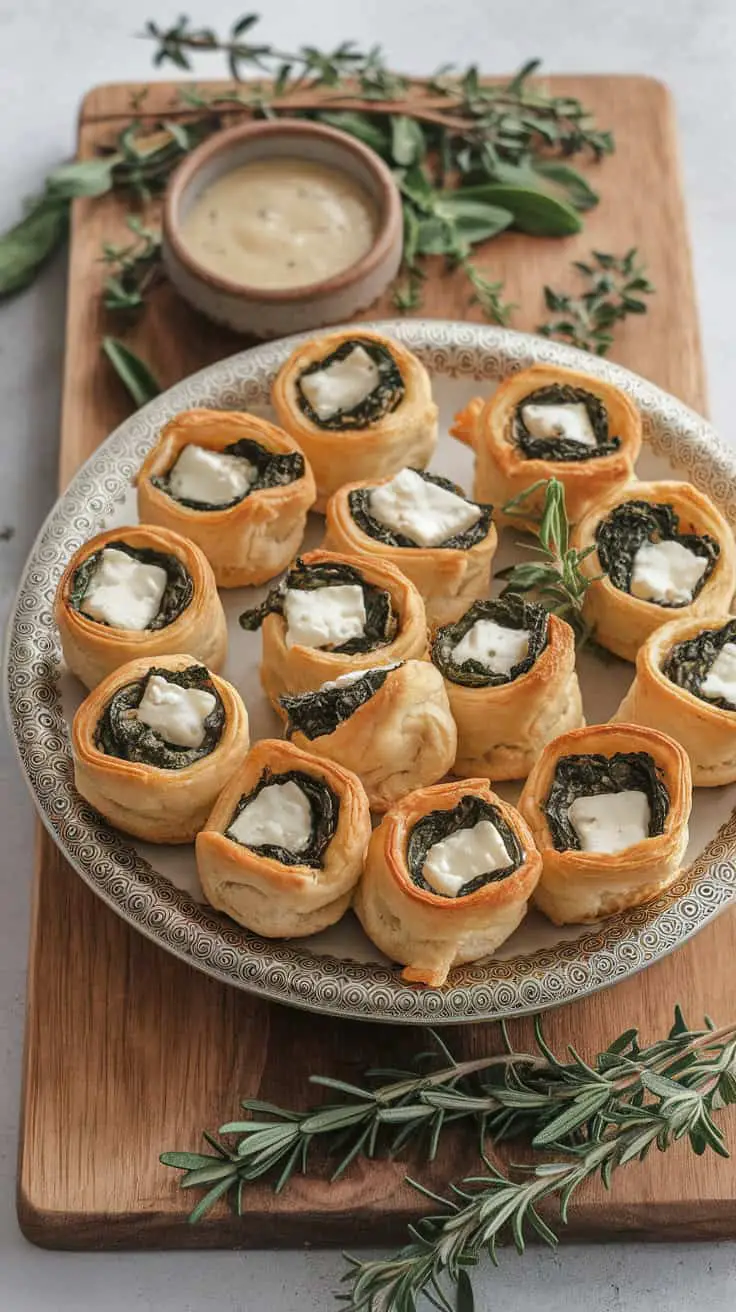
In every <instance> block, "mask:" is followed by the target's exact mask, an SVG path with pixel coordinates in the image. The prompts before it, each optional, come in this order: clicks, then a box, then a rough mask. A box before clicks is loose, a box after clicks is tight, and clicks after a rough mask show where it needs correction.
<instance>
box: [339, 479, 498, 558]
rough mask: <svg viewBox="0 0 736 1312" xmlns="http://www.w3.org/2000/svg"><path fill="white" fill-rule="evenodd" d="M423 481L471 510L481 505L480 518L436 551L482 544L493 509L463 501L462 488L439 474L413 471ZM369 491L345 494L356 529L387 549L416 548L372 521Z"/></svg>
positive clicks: (397, 534) (408, 541)
mask: <svg viewBox="0 0 736 1312" xmlns="http://www.w3.org/2000/svg"><path fill="white" fill-rule="evenodd" d="M413 472H414V473H415V474H418V475H419V477H420V478H423V479H424V481H425V483H434V485H435V487H443V488H444V489H445V491H446V492H454V493H455V496H458V497H462V499H463V501H468V502H470V504H471V505H472V506H476V505H480V506H481V514H480V518H479V519H477V520H476V521H475V523H474V524H471V525H470V528H466V529H464V531H463V532H462V533H456V534H455V535H454V537H451V538H447V540H446V541H445V542H441V543H440V544H439V546H438V547H437V548H436V550H438V551H440V550H444V549H445V548H447V547H450V548H453V549H455V550H456V551H468V550H469V549H470V548H471V547H474V546H475V545H476V543H478V542H482V541H483V539H484V538H485V537H487V536H488V532H489V530H490V527H491V517H492V515H493V506H489V505H481V503H480V502H478V501H471V499H470V497H466V495H465V493H464V492H463V490H462V488H461V487H458V485H457V483H453V482H452V481H451V479H449V478H442V477H441V476H440V475H439V474H428V473H427V471H426V469H415V470H414V471H413ZM372 491H373V488H371V487H361V488H356V489H355V491H354V492H350V493H349V494H348V505H349V506H350V514H351V515H352V517H353V519H354V520H355V523H356V524H357V525H358V528H360V529H362V530H363V532H364V533H367V534H368V537H369V538H375V539H376V541H377V542H384V543H385V544H386V546H387V547H417V546H418V545H419V544H418V543H417V542H415V541H414V539H413V538H409V537H407V536H406V534H405V533H395V532H394V531H393V529H390V528H388V527H387V525H386V524H381V523H380V521H379V520H377V519H374V518H373V515H372V514H371V492H372Z"/></svg>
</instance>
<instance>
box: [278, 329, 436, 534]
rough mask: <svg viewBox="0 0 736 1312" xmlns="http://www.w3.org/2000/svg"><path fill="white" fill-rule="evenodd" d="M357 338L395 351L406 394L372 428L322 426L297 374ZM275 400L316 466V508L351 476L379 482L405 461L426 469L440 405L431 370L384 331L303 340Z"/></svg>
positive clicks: (283, 370) (285, 423)
mask: <svg viewBox="0 0 736 1312" xmlns="http://www.w3.org/2000/svg"><path fill="white" fill-rule="evenodd" d="M356 337H358V338H363V339H368V340H370V341H373V342H378V343H379V345H381V346H385V347H386V348H387V349H388V350H389V351H390V352H391V355H392V356H393V358H394V360H395V362H396V364H397V365H398V368H399V370H400V373H401V377H402V379H403V382H404V388H405V392H404V398H403V400H402V402H401V404H400V405H398V406H397V408H396V409H395V410H394V411H393V412H392V413H391V414H388V415H385V416H384V418H383V419H381V420H380V421H379V422H378V423H376V424H372V425H371V426H370V427H369V428H359V429H350V430H349V431H339V430H337V431H333V430H327V429H324V428H319V427H318V426H317V425H316V424H313V423H312V421H311V420H310V419H308V418H307V416H306V415H305V414H304V413H303V411H302V409H301V407H300V406H299V405H298V403H297V399H296V386H297V382H298V380H299V377H300V375H301V374H302V373H303V371H304V370H305V369H306V368H308V367H309V365H311V364H315V363H316V362H317V361H318V360H323V359H324V358H325V356H327V355H330V354H331V353H332V352H333V351H335V350H337V348H338V347H339V346H341V345H342V343H343V342H347V341H350V340H351V339H352V338H356ZM272 399H273V405H274V409H275V411H276V415H277V418H278V421H279V423H280V424H281V426H282V427H283V428H285V429H286V431H287V433H291V435H292V437H294V438H295V439H296V441H297V442H298V443H299V446H300V447H301V449H302V450H303V451H304V454H305V455H306V457H307V459H308V460H309V463H310V464H311V466H312V469H313V471H314V478H315V482H316V484H317V501H316V504H315V506H314V509H315V510H318V511H323V510H324V509H325V506H326V503H327V499H328V497H330V496H331V495H332V493H333V492H335V491H336V490H337V489H338V488H339V487H341V486H342V484H343V483H345V482H347V480H348V479H349V478H361V479H369V480H372V481H374V482H377V481H379V480H380V479H384V478H390V477H392V476H393V475H394V474H396V473H398V471H399V470H400V469H403V467H404V465H411V466H412V467H413V468H414V469H424V467H425V466H426V465H428V464H429V462H430V460H431V459H432V455H433V454H434V449H435V446H436V445H437V406H436V405H435V403H434V401H433V400H432V384H431V381H430V377H429V374H428V373H427V370H426V369H425V367H424V365H423V364H422V363H421V361H420V360H418V359H417V357H416V356H415V355H413V354H412V352H411V351H408V350H407V349H406V347H405V346H402V345H401V343H400V342H397V341H394V340H393V338H388V337H384V336H383V335H382V334H381V333H375V332H366V331H364V330H363V329H362V328H357V329H356V328H353V329H350V330H349V331H347V332H336V333H328V334H326V335H325V336H320V337H314V338H312V339H311V340H310V341H308V342H304V343H303V344H302V345H301V346H298V347H297V348H296V350H295V351H293V352H292V354H291V355H290V356H289V359H288V360H287V361H286V363H285V364H283V365H282V366H281V369H280V370H279V372H278V374H277V375H276V380H275V382H274V385H273V398H272Z"/></svg>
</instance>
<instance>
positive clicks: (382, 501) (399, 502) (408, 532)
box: [368, 469, 482, 547]
mask: <svg viewBox="0 0 736 1312" xmlns="http://www.w3.org/2000/svg"><path fill="white" fill-rule="evenodd" d="M368 501H369V507H370V513H371V515H372V516H373V518H374V519H377V520H378V522H379V524H383V525H385V527H386V528H388V529H391V531H392V532H393V533H401V534H403V536H404V537H407V538H411V540H412V542H416V544H417V546H419V547H439V546H441V545H442V543H443V542H446V541H447V539H448V538H454V537H455V536H456V535H457V534H458V533H464V532H465V531H466V529H469V528H470V527H471V526H472V525H473V524H475V523H477V521H478V520H479V519H480V517H481V513H482V512H481V509H480V507H479V506H476V505H474V504H473V503H472V502H471V501H466V500H465V498H464V497H459V496H457V494H456V493H455V492H448V491H447V488H444V487H438V486H437V484H436V483H428V482H427V481H426V479H423V478H420V476H419V474H417V473H416V472H415V471H414V470H413V469H402V470H400V471H399V473H398V474H396V475H395V477H394V478H392V479H391V480H390V482H388V483H382V484H381V486H380V487H376V488H374V489H373V491H372V492H371V494H370V496H369V498H368Z"/></svg>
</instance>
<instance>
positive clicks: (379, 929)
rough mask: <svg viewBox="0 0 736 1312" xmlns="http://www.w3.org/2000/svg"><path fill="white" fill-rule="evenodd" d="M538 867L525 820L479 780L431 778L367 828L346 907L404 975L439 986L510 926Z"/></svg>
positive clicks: (522, 911)
mask: <svg viewBox="0 0 736 1312" xmlns="http://www.w3.org/2000/svg"><path fill="white" fill-rule="evenodd" d="M541 869H542V861H541V858H540V856H539V853H538V852H537V850H536V848H535V846H534V843H533V840H532V835H531V833H530V832H529V829H528V827H527V825H526V822H525V821H524V819H523V818H522V816H521V815H519V812H518V811H516V810H514V808H513V807H512V806H509V804H508V803H507V802H504V801H502V800H501V798H500V797H497V796H496V794H495V793H493V792H491V789H490V788H489V785H488V780H487V779H463V780H462V781H460V782H458V783H444V784H437V785H436V786H435V787H434V788H420V789H417V791H416V792H413V793H409V795H408V797H405V798H403V800H402V801H400V802H398V803H397V804H396V805H395V806H393V807H392V808H391V810H390V811H389V812H388V814H387V815H386V816H384V818H383V820H382V821H381V823H380V825H379V826H378V828H377V829H375V830H374V831H373V837H372V838H371V841H370V844H369V847H368V856H367V858H366V864H365V871H364V873H363V878H362V879H361V881H360V883H359V885H358V888H357V890H356V894H355V910H356V913H357V915H358V917H359V919H360V922H361V924H362V926H363V928H364V930H365V932H366V934H367V935H368V937H369V938H371V939H372V940H373V942H374V943H375V944H376V946H377V947H379V948H380V949H381V951H382V952H385V954H386V956H388V957H390V958H391V960H392V961H398V962H400V963H401V964H402V965H403V967H404V970H403V972H402V974H403V977H404V979H405V980H408V981H410V982H412V983H417V984H427V985H429V986H430V987H431V988H441V987H442V985H443V984H444V983H445V982H446V980H447V976H448V973H449V972H450V970H451V969H452V967H453V966H460V965H463V964H464V963H465V962H468V961H478V960H479V959H480V958H481V957H487V956H489V955H490V953H492V952H495V950H496V948H498V947H499V946H500V945H501V943H503V942H504V941H505V940H506V939H507V938H508V937H509V935H510V934H513V932H514V930H515V929H516V928H517V926H518V925H519V924H520V923H521V921H522V920H523V918H524V916H525V915H526V911H527V906H528V902H529V899H530V897H531V896H532V894H533V892H534V889H535V887H536V884H537V881H538V879H539V876H540V873H541Z"/></svg>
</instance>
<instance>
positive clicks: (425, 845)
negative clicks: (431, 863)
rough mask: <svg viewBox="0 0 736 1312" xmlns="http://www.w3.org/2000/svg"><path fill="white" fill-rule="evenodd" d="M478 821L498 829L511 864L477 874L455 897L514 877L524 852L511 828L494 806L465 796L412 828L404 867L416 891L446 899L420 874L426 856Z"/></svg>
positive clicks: (478, 798) (425, 817)
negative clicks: (406, 868)
mask: <svg viewBox="0 0 736 1312" xmlns="http://www.w3.org/2000/svg"><path fill="white" fill-rule="evenodd" d="M481 820H490V822H491V824H492V825H494V826H495V828H496V829H497V830H498V832H499V834H500V835H501V838H502V839H503V841H504V845H505V847H506V851H507V852H508V853H509V854H510V856H511V865H509V866H504V867H503V869H502V870H489V871H488V872H487V873H486V874H483V875H477V876H476V878H475V879H471V880H470V882H469V883H467V884H465V885H464V886H463V887H462V888H461V889H460V890H459V892H458V897H467V896H468V894H469V893H477V891H478V889H479V888H484V887H485V885H486V884H497V883H499V882H500V880H502V879H508V877H509V875H513V873H514V871H515V870H518V869H519V866H520V865H521V863H522V861H523V860H524V850H523V848H522V846H521V843H520V842H519V839H518V838H517V836H516V834H515V833H514V831H513V829H512V828H511V826H510V825H508V824H507V823H506V821H505V820H504V819H503V817H502V815H501V812H500V811H499V810H498V808H497V807H495V806H493V805H492V804H491V803H490V802H486V801H485V799H484V798H482V797H473V796H472V794H468V795H467V796H466V797H463V798H461V799H460V801H459V802H458V804H457V806H454V807H453V808H452V810H451V811H430V812H429V814H428V815H425V816H422V819H421V820H418V821H417V823H416V824H415V825H414V827H413V829H412V831H411V833H410V835H409V841H408V843H407V845H406V864H407V866H408V868H409V876H410V878H411V880H412V882H413V883H415V884H416V885H417V888H423V889H424V890H425V891H426V892H427V893H433V894H434V896H435V897H444V896H445V895H444V894H443V893H438V892H437V890H436V889H434V888H432V887H431V885H430V884H428V883H427V881H426V879H425V878H424V875H423V874H422V871H423V869H424V863H425V861H426V859H427V853H428V852H429V849H430V848H431V847H434V844H435V843H441V842H442V841H443V840H444V839H445V838H449V837H450V835H451V834H456V833H457V832H458V830H459V829H472V828H473V827H474V826H475V825H477V824H479V823H480V822H481Z"/></svg>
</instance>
